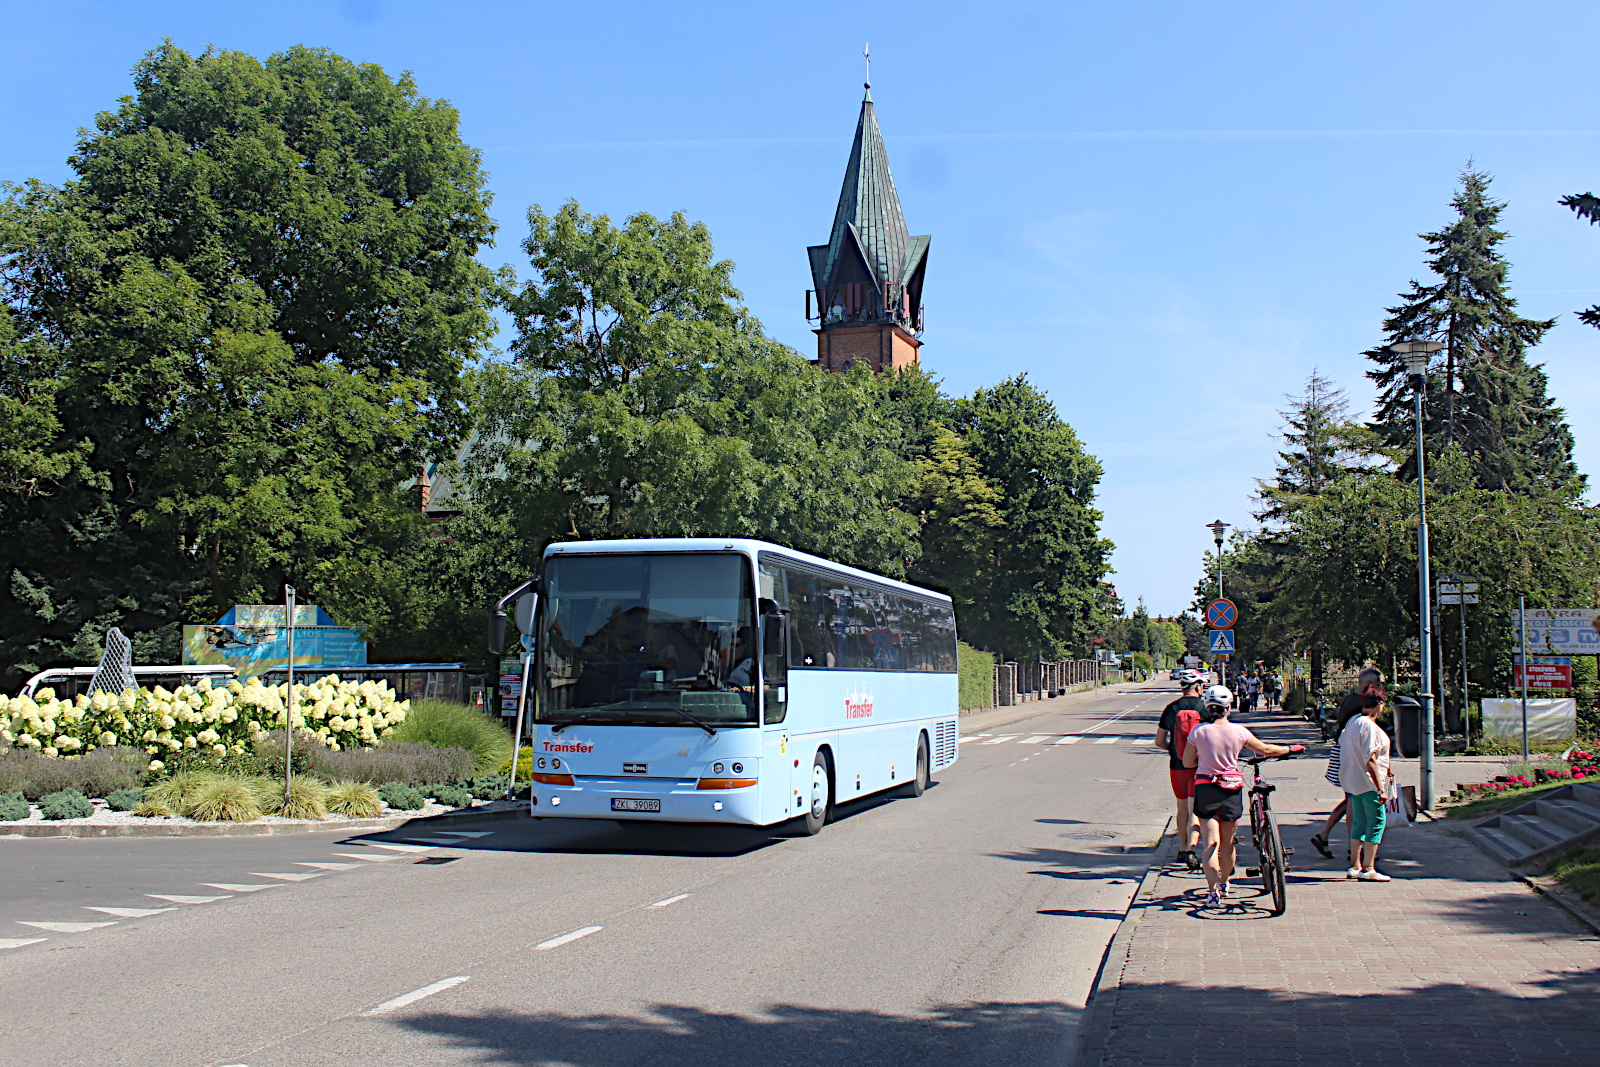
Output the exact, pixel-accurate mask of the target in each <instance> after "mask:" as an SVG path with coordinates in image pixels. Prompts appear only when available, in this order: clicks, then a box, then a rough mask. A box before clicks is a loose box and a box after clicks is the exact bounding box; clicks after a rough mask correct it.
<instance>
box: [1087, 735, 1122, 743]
mask: <svg viewBox="0 0 1600 1067" xmlns="http://www.w3.org/2000/svg"><path fill="white" fill-rule="evenodd" d="M1121 740H1122V738H1121V737H1119V736H1117V735H1116V734H1112V735H1111V736H1110V737H1097V738H1095V742H1094V743H1095V744H1097V745H1114V744H1116V743H1117V742H1118V741H1121Z"/></svg>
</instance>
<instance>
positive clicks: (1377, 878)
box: [1356, 871, 1394, 882]
mask: <svg viewBox="0 0 1600 1067" xmlns="http://www.w3.org/2000/svg"><path fill="white" fill-rule="evenodd" d="M1356 877H1357V878H1360V879H1361V880H1362V881H1363V882H1392V881H1394V879H1392V878H1390V877H1389V876H1388V875H1387V874H1380V873H1379V872H1377V871H1362V872H1361V873H1360V874H1358V875H1357V876H1356Z"/></svg>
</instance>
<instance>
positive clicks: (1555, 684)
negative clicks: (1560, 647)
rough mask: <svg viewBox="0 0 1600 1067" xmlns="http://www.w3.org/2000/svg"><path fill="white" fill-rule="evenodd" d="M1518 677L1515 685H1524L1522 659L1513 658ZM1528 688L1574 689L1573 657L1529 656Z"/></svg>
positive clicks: (1513, 668)
mask: <svg viewBox="0 0 1600 1067" xmlns="http://www.w3.org/2000/svg"><path fill="white" fill-rule="evenodd" d="M1511 659H1512V663H1513V667H1512V670H1513V671H1514V672H1515V674H1516V677H1515V678H1514V679H1513V680H1512V684H1513V685H1519V686H1520V685H1521V684H1522V657H1521V656H1513V657H1511ZM1528 660H1529V664H1528V688H1530V689H1571V688H1572V657H1571V656H1529V657H1528Z"/></svg>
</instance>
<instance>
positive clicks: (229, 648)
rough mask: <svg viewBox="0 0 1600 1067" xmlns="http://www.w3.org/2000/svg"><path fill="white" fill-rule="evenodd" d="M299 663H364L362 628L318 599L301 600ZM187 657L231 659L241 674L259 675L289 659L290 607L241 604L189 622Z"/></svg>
mask: <svg viewBox="0 0 1600 1067" xmlns="http://www.w3.org/2000/svg"><path fill="white" fill-rule="evenodd" d="M294 620H295V627H294V665H295V668H296V669H297V670H298V669H299V668H301V667H306V668H308V669H315V668H316V667H319V666H321V665H322V664H324V663H326V664H350V665H355V664H363V663H366V662H367V643H366V641H364V640H362V637H361V632H360V631H359V630H356V629H354V628H352V627H349V626H336V625H334V623H333V618H332V616H330V615H329V614H328V613H327V612H325V611H323V610H322V609H321V608H319V607H317V606H316V605H315V604H300V605H296V607H295V612H294ZM183 662H184V663H195V664H217V665H221V664H228V665H230V666H232V667H233V669H234V670H235V671H237V672H238V674H239V677H240V678H253V677H255V676H256V675H259V674H263V673H265V672H266V671H268V670H271V669H272V668H273V667H282V666H283V665H285V664H286V663H288V662H289V630H288V613H287V611H286V609H285V608H284V606H283V605H282V604H237V605H235V606H234V607H232V608H230V609H229V610H228V613H227V614H225V615H223V616H222V618H220V619H218V620H217V621H216V622H215V623H211V624H209V625H189V626H185V627H184V628H183Z"/></svg>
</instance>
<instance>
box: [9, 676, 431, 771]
mask: <svg viewBox="0 0 1600 1067" xmlns="http://www.w3.org/2000/svg"><path fill="white" fill-rule="evenodd" d="M294 697H295V700H294V707H293V708H290V707H289V706H288V703H289V686H288V683H284V684H281V685H275V686H268V685H262V684H261V682H260V680H259V679H251V680H250V681H249V682H243V683H241V682H229V683H228V685H227V686H226V687H225V688H212V686H211V683H210V681H209V680H206V679H202V680H201V681H200V683H199V684H198V685H193V686H189V685H180V686H179V687H178V688H177V689H175V690H173V691H171V692H168V691H167V690H166V689H164V688H162V687H161V686H156V687H155V688H154V689H128V690H126V691H124V692H123V693H122V694H121V695H120V696H112V695H111V694H110V693H106V692H98V693H95V694H94V696H93V697H89V696H79V697H78V698H77V699H76V700H58V699H57V698H56V695H55V692H54V691H53V690H51V689H41V690H39V693H38V695H37V697H26V696H19V697H12V698H11V699H10V700H7V701H4V702H3V707H0V748H10V747H16V748H21V749H29V750H32V751H34V752H38V753H40V754H41V755H44V756H53V757H63V756H77V755H82V754H84V753H87V752H92V751H94V750H95V749H97V748H109V747H113V746H116V745H138V746H139V747H141V748H143V749H144V750H145V752H146V753H148V754H149V755H150V756H151V757H153V762H152V764H151V767H152V769H155V770H159V769H161V766H162V763H163V760H162V757H164V756H171V755H173V754H177V753H181V752H183V751H185V750H188V751H199V750H202V749H203V750H207V751H209V752H211V753H214V754H215V755H218V756H224V755H227V754H228V753H229V752H233V753H237V754H242V753H244V752H245V751H246V749H247V747H248V746H249V745H250V744H251V743H252V742H255V741H258V740H260V739H261V738H262V737H263V736H264V735H265V734H266V733H267V732H268V731H270V730H274V729H278V730H281V729H283V728H284V726H285V723H286V722H288V723H290V724H292V725H293V726H294V727H295V728H297V729H305V730H309V731H311V732H312V733H315V734H316V735H317V737H318V738H320V739H321V740H322V742H323V744H325V745H327V746H328V748H330V749H332V750H334V751H336V752H337V751H338V750H340V749H341V748H344V747H350V746H361V745H369V746H370V745H375V744H377V743H378V741H379V740H380V739H381V738H384V737H388V736H390V735H392V733H393V731H394V727H395V726H396V725H398V724H399V723H401V722H403V721H405V717H406V713H407V712H408V711H409V709H410V702H409V701H405V700H396V699H395V693H394V691H393V690H391V689H390V688H389V687H388V685H387V684H385V683H383V682H362V683H360V684H359V685H358V684H356V683H354V682H342V681H340V680H339V676H338V675H336V674H330V675H327V676H325V677H323V678H320V679H318V680H317V681H315V682H312V683H310V684H308V685H297V686H296V687H295V694H294Z"/></svg>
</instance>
